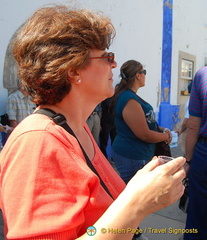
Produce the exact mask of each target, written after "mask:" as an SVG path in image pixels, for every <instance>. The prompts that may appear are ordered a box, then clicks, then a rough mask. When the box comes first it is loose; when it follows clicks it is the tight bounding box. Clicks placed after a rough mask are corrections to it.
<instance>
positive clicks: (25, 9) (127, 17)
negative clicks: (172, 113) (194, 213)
mask: <svg viewBox="0 0 207 240" xmlns="http://www.w3.org/2000/svg"><path fill="white" fill-rule="evenodd" d="M49 3H66V4H69V5H70V4H72V5H75V6H77V7H80V8H90V9H93V10H101V11H103V12H104V14H105V15H108V16H109V17H110V18H111V19H112V22H113V24H114V25H115V27H116V30H117V36H116V39H115V41H114V43H113V45H112V46H111V49H110V50H111V51H114V52H115V54H116V60H117V62H118V67H117V69H115V70H114V79H115V84H116V83H117V82H118V81H119V78H118V75H119V68H120V66H121V64H122V63H123V62H124V61H126V60H129V59H136V60H138V61H140V62H141V63H143V64H144V65H145V68H146V69H147V78H146V86H145V87H144V88H142V89H140V90H139V92H140V95H141V96H142V97H143V98H144V99H146V100H147V101H149V102H150V103H151V104H152V106H153V107H154V108H155V110H156V109H157V106H158V104H159V101H160V80H161V60H162V59H161V57H162V17H163V12H162V11H163V0H128V1H126V0H99V1H97V0H79V1H75V0H73V1H60V0H59V1H58V0H35V1H33V0H1V2H0V6H1V7H0V31H1V38H0V56H1V57H0V114H1V113H3V112H4V104H5V100H6V97H7V91H6V90H5V89H4V88H3V85H2V78H3V67H4V57H5V52H6V48H7V45H8V43H9V40H10V38H11V37H12V35H13V33H14V32H15V30H16V29H17V28H18V27H19V26H20V25H21V24H22V23H23V22H24V21H25V20H26V19H27V18H28V17H29V16H30V15H31V14H32V13H33V11H34V10H36V9H37V8H39V7H41V6H42V5H44V4H49ZM173 3H174V5H173V17H174V20H173V59H172V84H171V87H172V89H171V103H172V104H177V102H176V101H177V78H178V54H179V51H184V52H187V53H190V54H193V55H196V56H197V66H196V68H197V69H198V68H200V67H201V66H203V64H204V58H205V57H207V14H206V12H207V1H206V0H197V1H189V0H182V1H180V0H174V1H173ZM2 33H3V34H2Z"/></svg>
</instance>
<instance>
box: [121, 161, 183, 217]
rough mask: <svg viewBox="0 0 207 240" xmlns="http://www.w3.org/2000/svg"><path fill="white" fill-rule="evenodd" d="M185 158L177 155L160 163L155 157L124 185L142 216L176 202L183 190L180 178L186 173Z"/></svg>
mask: <svg viewBox="0 0 207 240" xmlns="http://www.w3.org/2000/svg"><path fill="white" fill-rule="evenodd" d="M184 164H185V159H184V158H183V157H179V158H176V159H173V160H172V161H169V162H168V163H166V164H162V165H160V163H159V160H158V159H157V158H156V157H155V158H154V159H153V160H152V161H150V162H149V163H148V164H147V165H146V166H145V167H144V168H143V169H142V170H140V171H138V172H137V174H136V175H135V176H134V177H133V178H132V179H131V180H130V182H129V183H128V185H127V187H126V189H125V190H126V191H128V193H127V194H128V196H130V195H132V198H133V199H134V201H137V208H138V212H139V214H140V210H141V212H142V214H143V216H144V217H145V216H147V215H148V214H150V213H152V212H155V211H158V210H160V209H162V208H164V207H167V206H168V205H170V204H172V203H174V202H176V201H177V200H178V199H179V198H180V197H181V196H182V194H183V192H184V186H183V184H182V180H183V179H184V178H185V176H186V173H185V170H184V168H183V165H184Z"/></svg>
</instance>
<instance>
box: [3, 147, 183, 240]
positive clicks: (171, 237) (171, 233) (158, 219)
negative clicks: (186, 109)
mask: <svg viewBox="0 0 207 240" xmlns="http://www.w3.org/2000/svg"><path fill="white" fill-rule="evenodd" d="M171 152H172V156H173V157H177V156H180V155H182V153H181V151H180V149H179V147H173V148H171ZM185 219H186V214H185V213H183V212H182V211H181V210H180V209H179V208H178V202H177V203H175V204H173V205H171V206H169V207H167V208H165V209H163V210H161V211H159V212H156V213H154V214H151V215H149V216H148V217H147V218H145V219H144V221H143V222H142V224H141V225H140V229H142V230H143V231H145V230H146V233H145V235H146V236H147V237H148V238H149V240H182V239H183V237H182V234H180V233H178V234H177V231H178V230H182V229H184V227H185ZM156 232H162V233H156ZM0 240H4V236H3V220H2V215H1V211H0Z"/></svg>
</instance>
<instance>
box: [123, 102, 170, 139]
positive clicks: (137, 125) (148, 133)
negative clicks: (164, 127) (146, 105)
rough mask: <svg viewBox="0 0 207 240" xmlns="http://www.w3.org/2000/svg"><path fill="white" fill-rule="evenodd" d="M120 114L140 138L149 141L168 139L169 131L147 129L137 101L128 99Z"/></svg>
mask: <svg viewBox="0 0 207 240" xmlns="http://www.w3.org/2000/svg"><path fill="white" fill-rule="evenodd" d="M122 114H123V118H124V121H125V122H126V124H127V125H128V126H129V128H130V129H131V130H132V132H133V133H134V134H135V135H136V136H137V137H138V138H140V139H141V140H143V141H145V142H150V143H156V142H161V141H167V140H169V138H170V135H169V133H159V132H156V131H152V130H150V129H149V127H148V125H147V123H146V118H145V115H144V112H143V110H142V107H141V105H140V104H139V103H138V102H137V101H135V100H133V99H131V100H129V102H128V103H127V105H126V106H125V108H124V110H123V113H122Z"/></svg>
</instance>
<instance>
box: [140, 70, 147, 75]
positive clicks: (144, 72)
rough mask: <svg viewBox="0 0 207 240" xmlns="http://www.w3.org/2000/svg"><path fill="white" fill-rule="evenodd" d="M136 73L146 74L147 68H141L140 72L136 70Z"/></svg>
mask: <svg viewBox="0 0 207 240" xmlns="http://www.w3.org/2000/svg"><path fill="white" fill-rule="evenodd" d="M138 73H140V74H144V75H146V74H147V70H146V69H144V70H142V71H140V72H138Z"/></svg>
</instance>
